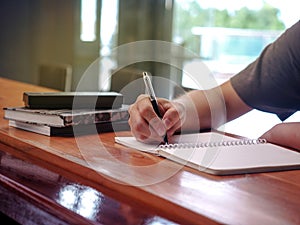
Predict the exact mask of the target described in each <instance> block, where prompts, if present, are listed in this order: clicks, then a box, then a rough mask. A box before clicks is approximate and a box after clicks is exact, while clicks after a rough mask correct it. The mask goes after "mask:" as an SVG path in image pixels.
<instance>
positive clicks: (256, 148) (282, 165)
mask: <svg viewBox="0 0 300 225" xmlns="http://www.w3.org/2000/svg"><path fill="white" fill-rule="evenodd" d="M115 141H116V142H117V143H120V144H122V145H125V146H128V147H131V148H135V149H138V150H139V151H144V152H149V153H153V154H158V155H160V156H163V157H165V158H167V159H170V160H172V161H175V162H177V163H180V164H182V165H187V166H189V167H192V168H195V169H198V170H200V171H203V172H207V173H211V174H217V175H230V174H242V173H257V172H272V171H281V170H292V169H300V153H299V152H296V151H293V150H290V149H287V148H284V147H280V146H278V145H274V144H271V143H266V142H265V141H263V140H248V139H236V138H233V137H229V136H226V135H223V134H220V133H215V132H207V133H196V134H183V135H178V136H174V137H173V138H172V139H171V140H170V143H173V144H168V145H158V146H155V145H149V144H144V143H141V142H139V141H137V140H136V139H135V138H134V137H116V138H115Z"/></svg>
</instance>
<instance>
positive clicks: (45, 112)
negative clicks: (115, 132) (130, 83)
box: [4, 105, 129, 127]
mask: <svg viewBox="0 0 300 225" xmlns="http://www.w3.org/2000/svg"><path fill="white" fill-rule="evenodd" d="M4 118H5V119H8V120H15V121H21V122H28V123H37V124H42V125H48V126H52V127H66V126H75V125H87V124H94V123H107V122H117V121H127V120H128V118H129V113H128V106H127V105H123V106H122V107H121V108H118V109H105V110H88V109H77V110H71V109H59V110H53V109H52V110H50V109H28V108H26V107H10V108H4Z"/></svg>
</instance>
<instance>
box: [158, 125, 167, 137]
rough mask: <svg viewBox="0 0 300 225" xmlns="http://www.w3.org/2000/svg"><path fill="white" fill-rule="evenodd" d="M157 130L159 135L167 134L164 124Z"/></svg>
mask: <svg viewBox="0 0 300 225" xmlns="http://www.w3.org/2000/svg"><path fill="white" fill-rule="evenodd" d="M156 131H157V133H158V135H159V136H163V135H165V134H166V129H165V128H164V127H163V126H159V127H158V128H157V130H156Z"/></svg>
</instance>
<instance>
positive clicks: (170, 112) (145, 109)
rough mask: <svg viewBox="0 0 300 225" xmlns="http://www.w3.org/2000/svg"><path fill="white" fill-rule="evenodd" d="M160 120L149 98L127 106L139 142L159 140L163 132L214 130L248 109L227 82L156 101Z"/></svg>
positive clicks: (140, 99)
mask: <svg viewBox="0 0 300 225" xmlns="http://www.w3.org/2000/svg"><path fill="white" fill-rule="evenodd" d="M158 104H159V108H160V111H161V113H162V115H163V118H162V120H161V119H160V118H158V117H157V115H156V114H155V112H154V110H153V108H152V106H151V103H150V101H149V98H148V97H147V96H145V95H141V96H139V97H138V98H137V101H136V102H135V103H134V104H133V105H131V106H130V108H129V113H130V119H129V125H130V127H131V131H132V134H133V136H135V137H136V138H137V139H138V140H140V141H143V142H153V141H158V142H159V141H162V137H163V136H164V134H165V133H166V132H167V134H168V136H172V135H173V134H174V133H175V132H176V131H182V132H186V131H199V130H200V129H207V128H217V127H218V126H220V125H222V124H223V123H225V122H227V121H229V120H232V119H234V118H237V117H238V116H240V115H242V114H244V113H246V112H248V111H249V110H251V108H250V107H249V106H247V105H246V104H245V103H244V102H243V101H242V100H241V99H240V98H239V96H238V95H237V94H236V92H235V91H234V89H233V88H232V86H231V83H230V81H227V82H225V83H224V84H222V85H221V86H218V87H216V88H213V89H210V90H205V91H202V90H194V91H191V92H188V93H187V94H185V95H183V96H181V97H179V98H177V99H175V100H173V101H168V100H166V99H161V98H159V99H158Z"/></svg>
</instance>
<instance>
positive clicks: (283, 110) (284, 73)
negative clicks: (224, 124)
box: [231, 21, 300, 120]
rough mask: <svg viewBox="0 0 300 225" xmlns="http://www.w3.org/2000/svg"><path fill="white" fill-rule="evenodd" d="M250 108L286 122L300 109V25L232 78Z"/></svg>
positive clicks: (294, 27)
mask: <svg viewBox="0 0 300 225" xmlns="http://www.w3.org/2000/svg"><path fill="white" fill-rule="evenodd" d="M231 84H232V86H233V88H234V89H235V91H236V92H237V94H238V95H239V96H240V98H241V99H242V100H243V101H244V102H245V103H246V104H247V105H249V106H251V107H252V108H255V109H259V110H262V111H266V112H271V113H275V114H277V115H278V116H279V118H280V119H282V120H284V119H286V118H287V117H289V116H290V115H291V114H293V113H294V112H296V111H298V110H299V109H300V21H298V22H297V23H296V24H295V25H293V26H292V27H291V28H289V29H287V30H286V31H285V32H284V33H283V34H282V35H281V36H280V37H279V38H278V39H277V40H276V41H275V42H273V43H272V44H270V45H268V46H267V47H266V48H265V49H264V50H263V52H262V53H261V55H260V56H259V57H258V58H257V60H256V61H254V62H253V63H252V64H250V65H249V66H248V67H246V68H245V69H244V70H242V71H241V72H240V73H238V74H237V75H235V76H234V77H232V78H231Z"/></svg>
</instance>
